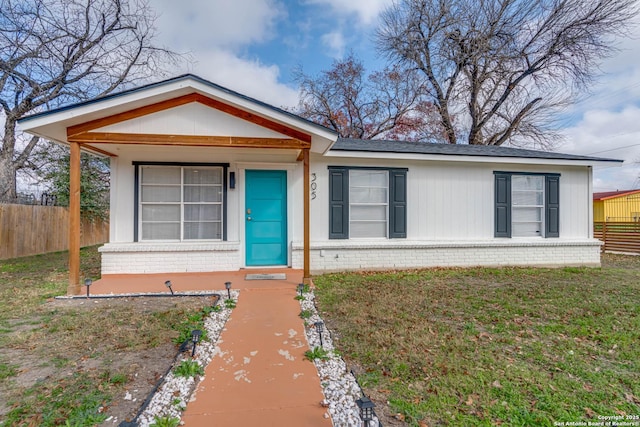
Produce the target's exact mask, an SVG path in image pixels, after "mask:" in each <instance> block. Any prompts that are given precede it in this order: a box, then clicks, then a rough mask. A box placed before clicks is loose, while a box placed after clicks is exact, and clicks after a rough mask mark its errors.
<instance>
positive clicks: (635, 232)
mask: <svg viewBox="0 0 640 427" xmlns="http://www.w3.org/2000/svg"><path fill="white" fill-rule="evenodd" d="M593 235H594V237H595V238H596V239H600V240H602V241H603V242H604V245H603V246H602V250H603V251H613V252H627V253H637V254H640V222H609V221H607V222H594V224H593Z"/></svg>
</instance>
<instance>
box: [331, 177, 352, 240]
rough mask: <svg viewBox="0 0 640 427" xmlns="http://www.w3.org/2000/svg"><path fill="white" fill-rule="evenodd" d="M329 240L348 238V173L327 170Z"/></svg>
mask: <svg viewBox="0 0 640 427" xmlns="http://www.w3.org/2000/svg"><path fill="white" fill-rule="evenodd" d="M329 238H330V239H348V238H349V171H348V170H347V169H345V168H330V169H329Z"/></svg>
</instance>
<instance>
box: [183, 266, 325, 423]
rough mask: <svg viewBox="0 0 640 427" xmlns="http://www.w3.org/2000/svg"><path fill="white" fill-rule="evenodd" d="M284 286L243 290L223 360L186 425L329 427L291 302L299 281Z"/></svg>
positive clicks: (260, 284) (222, 343)
mask: <svg viewBox="0 0 640 427" xmlns="http://www.w3.org/2000/svg"><path fill="white" fill-rule="evenodd" d="M287 279H289V280H287V281H275V280H259V281H245V282H243V283H242V285H241V287H240V296H239V299H238V306H237V307H236V308H235V309H234V310H233V312H232V313H231V317H230V318H229V320H228V322H227V324H226V327H225V329H224V330H223V331H222V334H221V335H220V339H219V340H218V346H219V348H220V353H218V354H216V356H215V357H214V359H213V360H212V361H211V363H210V364H209V366H208V367H207V369H206V372H205V378H204V380H203V381H202V382H201V383H200V385H199V387H198V388H197V390H196V392H195V394H194V395H193V397H192V401H191V402H189V403H188V405H187V409H186V411H185V412H184V414H183V417H182V420H183V421H184V425H185V426H187V427H200V426H203V427H204V426H207V427H209V426H214V425H215V426H234V427H235V426H278V427H282V426H308V427H314V426H325V427H326V426H331V425H332V423H331V421H330V419H327V418H325V413H326V412H327V411H326V409H325V408H323V407H322V406H321V405H320V402H321V401H322V400H323V398H324V397H323V395H322V391H321V387H320V379H319V378H318V373H317V371H316V368H315V366H314V365H313V363H312V362H310V361H308V360H305V359H304V352H305V351H306V350H308V349H309V347H308V345H307V341H306V338H305V336H304V325H303V320H302V319H301V318H300V317H299V316H298V315H299V313H300V304H299V303H298V301H296V300H295V299H294V298H295V296H296V290H295V289H296V288H295V283H297V282H296V280H295V278H294V280H292V278H291V277H287ZM237 283H238V282H236V284H237ZM234 285H235V284H234ZM234 289H238V286H234Z"/></svg>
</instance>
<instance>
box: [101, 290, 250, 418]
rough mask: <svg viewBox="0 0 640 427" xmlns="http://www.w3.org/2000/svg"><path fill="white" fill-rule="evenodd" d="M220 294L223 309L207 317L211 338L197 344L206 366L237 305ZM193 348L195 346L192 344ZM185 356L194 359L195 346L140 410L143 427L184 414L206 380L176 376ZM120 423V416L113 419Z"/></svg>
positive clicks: (234, 296)
mask: <svg viewBox="0 0 640 427" xmlns="http://www.w3.org/2000/svg"><path fill="white" fill-rule="evenodd" d="M215 293H216V294H218V295H220V301H218V304H217V306H218V307H220V308H221V310H220V311H217V312H216V311H212V312H211V313H210V314H209V316H208V317H207V318H206V319H205V321H204V327H205V328H206V330H207V336H208V341H201V342H200V343H198V346H197V347H196V354H195V357H194V358H193V360H195V361H196V362H197V363H198V364H199V365H200V366H202V367H203V368H206V367H207V365H208V364H209V362H211V359H213V357H214V355H215V354H216V352H217V351H219V348H218V347H217V346H216V342H217V341H218V338H219V337H220V333H221V332H222V330H223V329H224V325H225V324H226V323H227V320H228V319H229V316H230V315H231V311H232V310H233V309H230V308H227V307H226V303H225V301H226V300H227V299H229V298H228V296H227V291H226V289H225V290H222V291H217V292H215ZM239 294H240V293H239V291H237V290H232V291H231V299H232V300H234V301H235V302H236V304H237V302H238V296H239ZM190 348H191V347H190ZM183 360H191V350H189V351H188V352H185V353H182V354H181V355H179V356H178V358H177V359H176V361H175V364H174V365H173V367H172V368H171V370H170V371H169V373H168V374H167V375H166V376H165V378H164V381H163V383H162V385H161V386H160V387H159V388H158V390H157V391H156V393H155V394H154V395H153V397H152V398H151V401H150V402H149V405H148V406H147V408H146V409H145V410H144V412H143V413H142V414H140V416H139V418H138V420H137V421H138V425H139V426H140V427H148V426H150V425H151V424H153V422H154V417H156V416H159V417H162V416H168V417H176V418H179V419H180V418H181V417H182V413H183V411H184V410H185V409H186V407H187V402H189V399H190V398H191V395H192V394H193V392H194V391H195V389H196V387H197V385H198V384H199V383H200V381H202V379H203V378H204V376H202V377H196V378H193V377H191V378H181V377H176V376H175V375H174V374H173V369H174V368H175V367H176V366H177V365H179V364H180V363H181V362H182V361H183ZM111 421H113V422H114V423H117V422H118V420H117V419H114V420H111Z"/></svg>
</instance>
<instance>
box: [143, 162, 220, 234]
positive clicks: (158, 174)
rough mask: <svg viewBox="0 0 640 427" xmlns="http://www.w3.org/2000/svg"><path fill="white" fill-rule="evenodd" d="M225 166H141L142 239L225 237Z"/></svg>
mask: <svg viewBox="0 0 640 427" xmlns="http://www.w3.org/2000/svg"><path fill="white" fill-rule="evenodd" d="M223 190H224V188H223V168H222V167H206V166H203V167H200V166H189V167H186V166H141V167H140V190H139V191H140V211H139V217H140V230H141V235H140V240H221V239H222V212H223V206H222V201H223Z"/></svg>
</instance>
